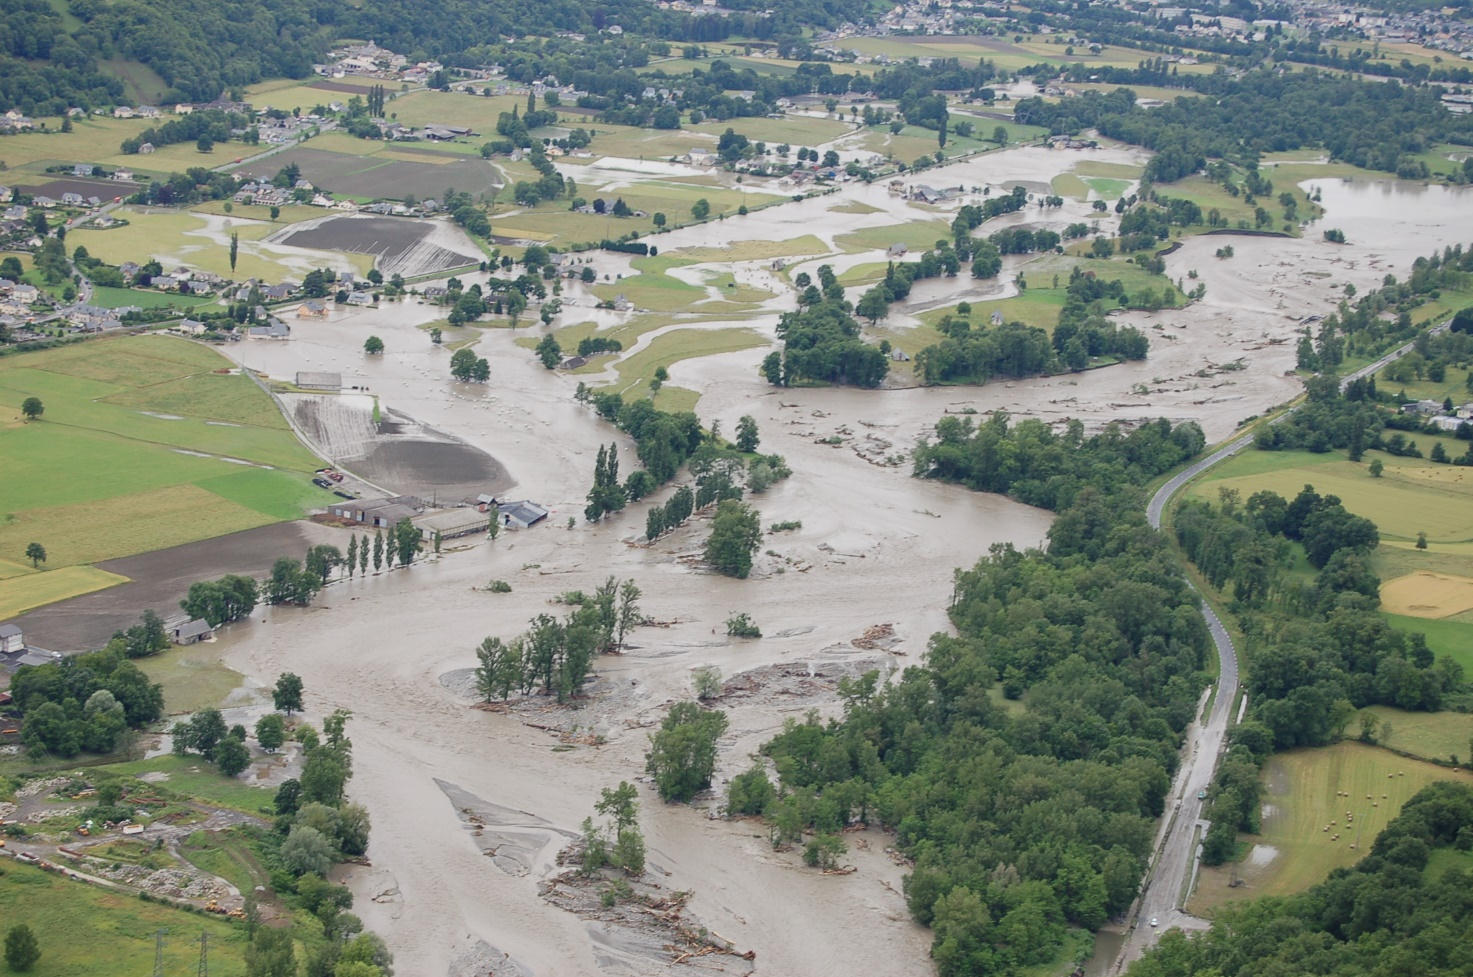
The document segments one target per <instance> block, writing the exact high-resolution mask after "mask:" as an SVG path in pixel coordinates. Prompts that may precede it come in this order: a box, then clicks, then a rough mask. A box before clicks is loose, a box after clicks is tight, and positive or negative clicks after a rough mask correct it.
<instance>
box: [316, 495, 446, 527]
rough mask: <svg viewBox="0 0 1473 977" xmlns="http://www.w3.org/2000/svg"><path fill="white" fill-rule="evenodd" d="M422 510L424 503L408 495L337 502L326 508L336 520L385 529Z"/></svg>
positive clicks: (410, 517) (411, 517) (412, 516)
mask: <svg viewBox="0 0 1473 977" xmlns="http://www.w3.org/2000/svg"><path fill="white" fill-rule="evenodd" d="M423 508H424V503H422V502H421V501H420V500H419V499H416V498H414V497H413V496H410V495H396V496H394V497H393V498H389V499H355V500H354V501H352V502H337V503H334V504H333V505H331V506H328V509H327V511H328V513H329V514H330V515H332V516H335V517H336V518H338V519H346V520H348V521H349V522H357V523H362V524H363V525H365V526H378V527H379V528H387V527H389V526H392V525H394V524H396V523H397V522H399V520H401V519H413V518H414V517H415V516H417V515H419V513H420V510H422V509H423Z"/></svg>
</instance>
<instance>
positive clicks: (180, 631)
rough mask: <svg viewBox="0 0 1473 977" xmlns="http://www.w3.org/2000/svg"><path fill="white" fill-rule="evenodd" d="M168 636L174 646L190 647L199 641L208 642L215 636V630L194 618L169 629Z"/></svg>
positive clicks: (206, 622) (205, 622)
mask: <svg viewBox="0 0 1473 977" xmlns="http://www.w3.org/2000/svg"><path fill="white" fill-rule="evenodd" d="M169 634H170V636H172V637H173V639H174V644H176V645H192V644H196V643H197V642H200V641H208V640H210V639H211V638H213V637H214V636H215V629H214V628H212V627H211V626H210V622H209V621H202V620H200V619H199V618H194V619H192V620H189V621H185V622H184V623H183V624H176V625H174V627H172V628H170V629H169Z"/></svg>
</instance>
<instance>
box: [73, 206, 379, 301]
mask: <svg viewBox="0 0 1473 977" xmlns="http://www.w3.org/2000/svg"><path fill="white" fill-rule="evenodd" d="M117 214H118V216H119V217H121V218H125V219H126V220H127V221H128V224H127V225H126V226H124V227H115V228H109V229H107V230H89V229H83V230H78V231H73V232H72V233H71V234H68V235H67V245H68V247H70V246H72V245H74V244H80V245H83V246H84V247H86V248H87V251H88V252H89V253H90V254H92V255H93V256H95V257H98V258H101V259H102V260H103V261H105V262H107V263H108V264H113V265H118V264H122V263H123V262H124V261H142V260H144V259H145V258H147V257H155V258H157V259H158V260H159V261H160V262H162V263H163V264H164V265H166V266H170V267H172V266H173V265H178V264H182V265H186V266H188V267H190V268H195V269H198V270H200V271H211V272H214V273H215V274H217V275H220V276H222V277H225V278H230V279H235V280H244V279H246V278H259V279H261V280H263V281H272V282H275V281H280V280H281V279H283V278H296V279H298V280H300V279H301V277H302V276H303V274H305V273H306V271H309V270H311V268H313V267H317V266H319V265H322V264H326V263H328V259H329V258H330V259H332V263H333V264H334V265H342V266H344V267H351V268H354V269H356V270H357V272H358V273H359V274H360V275H366V274H367V273H368V269H369V268H371V267H373V256H372V255H367V254H344V253H340V252H334V251H324V252H322V255H323V260H321V261H304V260H303V259H302V258H301V257H298V256H296V255H292V254H289V253H287V252H283V251H280V250H277V249H276V248H275V247H273V246H272V245H270V244H267V243H264V242H263V241H262V239H263V238H265V237H267V236H268V235H271V234H274V233H276V232H277V231H279V230H281V228H282V226H283V225H282V224H273V223H271V222H269V221H253V220H246V219H242V218H241V217H239V216H238V215H232V217H231V218H229V219H228V224H229V226H228V228H225V229H222V230H215V231H212V230H210V229H209V228H210V224H209V220H207V219H206V218H205V217H202V216H199V215H197V214H191V213H187V212H184V211H147V212H146V211H144V210H141V209H138V208H133V207H123V208H120V209H119V210H118V211H117ZM313 216H316V217H321V216H323V214H322V212H321V211H317V212H316V213H314V215H313ZM231 233H236V234H239V235H240V250H239V254H238V255H237V259H236V266H235V269H234V270H233V271H232V269H231V267H230V238H229V235H230V234H231ZM138 304H142V303H138Z"/></svg>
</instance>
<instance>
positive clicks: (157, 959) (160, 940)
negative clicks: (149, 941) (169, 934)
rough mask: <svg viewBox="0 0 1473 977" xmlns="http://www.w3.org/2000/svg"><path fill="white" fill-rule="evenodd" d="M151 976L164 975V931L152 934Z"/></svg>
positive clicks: (160, 976)
mask: <svg viewBox="0 0 1473 977" xmlns="http://www.w3.org/2000/svg"><path fill="white" fill-rule="evenodd" d="M153 977H164V931H163V930H158V931H156V932H155V933H154V934H153Z"/></svg>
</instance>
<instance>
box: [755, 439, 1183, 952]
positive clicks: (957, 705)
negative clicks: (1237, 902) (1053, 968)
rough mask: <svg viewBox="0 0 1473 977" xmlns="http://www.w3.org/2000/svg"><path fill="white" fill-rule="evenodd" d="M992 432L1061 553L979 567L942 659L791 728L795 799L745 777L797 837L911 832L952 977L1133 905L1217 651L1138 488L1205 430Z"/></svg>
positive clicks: (871, 683)
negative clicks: (1050, 517)
mask: <svg viewBox="0 0 1473 977" xmlns="http://www.w3.org/2000/svg"><path fill="white" fill-rule="evenodd" d="M952 421H956V423H957V424H961V425H963V426H964V427H965V426H966V423H964V422H961V421H958V420H956V419H953V418H946V419H944V420H943V421H942V422H941V423H942V425H948V426H949V422H952ZM987 429H988V432H989V433H988V436H987V438H986V447H985V451H984V452H983V454H984V455H985V456H986V458H987V459H994V460H996V461H998V462H999V463H1000V465H1001V467H1002V468H1004V469H1006V471H1007V474H998V475H993V474H991V473H990V467H991V466H992V465H993V463H994V460H984V459H983V458H982V457H980V456H979V458H977V459H975V460H974V463H973V466H972V467H971V469H969V470H970V471H971V472H972V474H971V475H970V476H969V479H968V480H969V484H973V487H982V486H983V484H984V483H985V484H986V485H987V486H988V487H991V488H993V489H994V490H997V491H1007V490H1009V489H1010V488H1011V489H1016V490H1018V492H1017V493H1015V494H1018V495H1019V497H1022V495H1023V494H1026V495H1028V496H1029V497H1031V498H1033V499H1034V501H1037V502H1040V503H1043V504H1046V505H1051V506H1056V507H1057V508H1058V509H1059V518H1058V520H1057V521H1056V522H1055V523H1054V526H1053V528H1052V530H1051V531H1050V534H1049V540H1050V544H1049V548H1048V551H1047V552H1040V551H1037V550H1031V551H1028V552H1026V553H1020V552H1018V551H1016V550H1014V549H1013V548H1012V547H1010V546H998V547H995V548H994V549H993V550H992V552H991V553H990V554H989V555H988V556H987V557H986V558H984V559H983V560H981V561H980V562H979V563H978V564H977V565H976V566H975V567H974V568H972V569H971V570H967V571H962V572H958V574H957V576H956V582H955V587H954V590H953V593H952V601H951V618H952V621H953V622H954V623H955V625H956V630H957V635H956V636H955V637H951V636H947V635H937V636H935V637H933V638H932V641H931V648H930V652H929V654H928V656H927V659H926V663H925V665H923V666H918V667H913V668H909V669H907V670H906V671H905V673H904V674H903V675H902V676H901V677H900V678H899V679H898V680H896V681H894V682H892V683H891V684H889V685H888V686H886V687H884V688H882V689H877V687H876V685H877V683H876V676H875V675H874V674H871V675H869V676H866V677H865V678H864V679H863V680H861V681H858V682H854V683H848V682H846V683H844V684H843V685H842V686H841V690H840V691H841V694H842V695H843V696H844V698H845V702H846V705H845V711H844V716H843V718H842V720H837V721H833V722H830V723H828V724H827V725H825V724H822V723H820V722H819V720H818V718H817V717H816V716H810V717H809V719H808V720H807V721H806V722H804V723H801V724H798V723H790V724H789V725H788V726H787V727H785V728H784V730H783V732H782V733H781V734H780V735H779V736H778V737H777V738H776V739H774V740H773V741H772V742H771V743H769V744H768V745H767V746H766V747H764V752H765V753H766V754H767V755H768V756H770V757H771V758H772V760H773V761H774V763H775V766H776V768H777V771H778V773H779V776H780V780H781V787H782V791H783V793H782V794H781V796H778V795H776V794H773V793H771V792H770V791H761V790H757V789H755V788H756V787H757V786H758V785H757V784H756V783H755V780H756V777H757V776H759V775H755V774H754V775H744V777H743V778H738V780H740V781H741V784H740V790H739V785H738V784H737V783H736V782H734V783H733V790H732V807H733V809H735V810H747V811H761V812H765V813H766V815H767V816H768V817H769V818H770V819H771V820H772V822H773V824H774V837H775V838H777V839H779V840H781V839H793V838H794V837H795V833H801V831H802V830H803V829H804V828H807V829H810V830H813V831H815V832H818V833H819V835H820V837H825V836H827V835H828V834H831V833H833V832H836V831H838V830H839V829H840V828H841V827H843V825H844V824H846V823H848V822H849V821H851V820H868V821H878V822H880V823H882V824H884V825H886V826H888V827H890V828H892V829H894V830H895V832H896V834H897V843H898V845H899V846H900V848H901V849H902V850H903V851H905V852H906V854H908V855H909V856H911V857H912V858H913V859H914V860H915V867H914V871H913V872H912V873H911V875H910V876H909V877H908V878H907V880H906V883H905V895H906V900H907V903H908V905H909V907H910V909H911V912H912V914H913V915H914V916H915V918H916V919H917V920H919V921H920V922H922V923H924V924H926V925H928V926H930V927H931V928H932V930H933V931H934V942H933V945H932V954H933V956H934V957H935V959H936V961H937V964H938V966H939V969H940V972H941V974H942V975H943V977H960V975H989V974H1007V973H1014V972H1016V971H1017V970H1018V968H1021V967H1024V966H1028V965H1030V964H1036V963H1039V962H1041V961H1046V960H1049V959H1051V958H1052V956H1053V954H1054V953H1055V952H1056V950H1057V948H1058V945H1059V943H1060V941H1061V939H1062V938H1063V936H1064V933H1065V930H1066V927H1068V926H1071V925H1072V926H1083V927H1087V928H1095V927H1098V926H1099V925H1101V924H1102V923H1103V922H1104V921H1105V920H1106V919H1107V918H1109V917H1110V916H1112V915H1115V914H1118V913H1120V912H1122V911H1124V910H1125V908H1126V907H1127V906H1128V905H1129V904H1130V902H1131V900H1132V899H1133V898H1134V896H1135V893H1136V889H1137V886H1138V884H1139V881H1140V877H1141V873H1142V871H1143V870H1144V868H1145V864H1146V858H1147V856H1148V853H1149V849H1150V844H1151V837H1152V832H1153V830H1154V826H1153V823H1154V819H1155V818H1156V817H1158V816H1159V815H1160V814H1161V812H1162V808H1163V802H1164V797H1165V794H1166V791H1167V789H1168V788H1169V785H1170V778H1171V773H1172V771H1173V769H1174V767H1175V765H1176V751H1177V748H1178V746H1179V745H1180V741H1181V735H1182V731H1183V730H1184V729H1185V728H1186V726H1187V724H1188V723H1189V722H1190V721H1191V719H1192V716H1193V713H1194V709H1195V704H1196V701H1197V695H1198V692H1199V690H1200V688H1201V686H1202V683H1203V681H1204V680H1205V677H1204V675H1203V673H1202V668H1203V666H1204V663H1205V662H1206V656H1207V654H1208V651H1209V648H1210V643H1209V640H1208V636H1207V632H1206V626H1205V625H1204V623H1203V621H1202V616H1201V614H1200V613H1199V612H1198V609H1197V600H1196V597H1195V596H1194V594H1193V593H1192V591H1191V590H1190V588H1189V587H1188V586H1187V584H1186V581H1185V580H1184V579H1183V578H1182V576H1181V575H1180V573H1178V572H1177V570H1176V568H1175V566H1174V564H1173V558H1172V556H1171V554H1170V551H1169V549H1168V547H1167V545H1166V542H1165V540H1164V539H1163V538H1162V537H1161V536H1160V535H1159V534H1157V533H1155V532H1153V531H1151V530H1150V529H1149V528H1148V527H1147V526H1146V525H1145V520H1144V517H1143V515H1142V514H1141V511H1142V510H1141V505H1140V503H1141V501H1142V500H1141V499H1140V498H1139V491H1138V489H1137V488H1136V486H1138V485H1139V484H1141V483H1143V482H1144V481H1146V480H1147V479H1148V478H1149V474H1147V473H1150V472H1155V471H1164V470H1166V469H1168V468H1170V467H1172V466H1174V465H1176V464H1178V463H1179V462H1180V461H1181V460H1183V459H1184V458H1185V457H1189V456H1190V455H1192V454H1195V453H1196V452H1197V451H1198V450H1200V448H1201V446H1202V435H1201V432H1200V431H1199V430H1197V429H1196V428H1195V426H1194V425H1185V426H1183V427H1180V428H1176V429H1173V428H1172V427H1171V425H1169V424H1167V423H1166V422H1160V423H1159V424H1151V425H1147V426H1146V427H1144V428H1142V429H1140V430H1138V431H1136V432H1132V433H1130V434H1124V433H1123V432H1121V431H1119V430H1118V429H1114V428H1112V429H1111V430H1110V431H1108V432H1106V434H1103V435H1100V436H1097V437H1096V438H1092V439H1088V440H1086V439H1084V438H1083V435H1082V432H1080V431H1077V430H1071V431H1070V432H1067V433H1066V434H1065V435H1063V436H1062V437H1056V436H1054V435H1051V434H1049V433H1048V431H1047V428H1046V427H1044V426H1043V425H1037V424H1036V422H1024V423H1023V424H1020V425H1018V427H1017V430H1018V431H1019V432H1020V434H1019V436H1018V437H1012V436H1011V435H1010V433H1009V429H1008V423H1007V420H1006V418H1005V417H999V418H997V419H995V420H993V421H991V422H989V423H988V425H987ZM979 445H980V442H979ZM993 449H1000V451H1001V454H1003V455H1006V456H1008V458H1009V459H1011V460H1010V461H1007V462H1001V460H1000V458H998V452H996V451H994V450H993ZM984 469H989V471H984ZM1025 470H1026V471H1029V472H1032V473H1034V474H1035V475H1038V476H1040V477H1039V478H1036V479H1024V478H1020V477H1019V475H1020V473H1021V472H1023V471H1025ZM1066 470H1068V471H1069V472H1070V474H1068V475H1066V474H1065V471H1066ZM918 471H919V473H922V474H926V473H930V474H937V475H940V474H942V473H943V472H945V473H946V477H960V476H959V473H960V469H959V468H957V469H953V468H951V467H949V466H948V467H944V468H943V469H942V470H940V471H937V470H932V469H930V468H925V469H920V470H918ZM1045 471H1048V472H1049V474H1047V475H1044V474H1043V473H1044V472H1045ZM1055 476H1057V480H1056V478H1055ZM1066 482H1067V485H1066V484H1065V483H1066ZM1086 486H1087V487H1086ZM999 682H1000V683H1001V685H1000V687H999ZM999 691H1000V692H1001V693H1002V695H1003V696H1005V697H1007V698H1011V699H1015V700H1019V699H1020V700H1021V702H1020V703H1017V704H1015V705H1013V706H1012V707H1011V708H1008V707H1005V705H1004V704H1003V702H1001V701H999V699H998V698H996V695H997V693H998V692H999Z"/></svg>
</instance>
